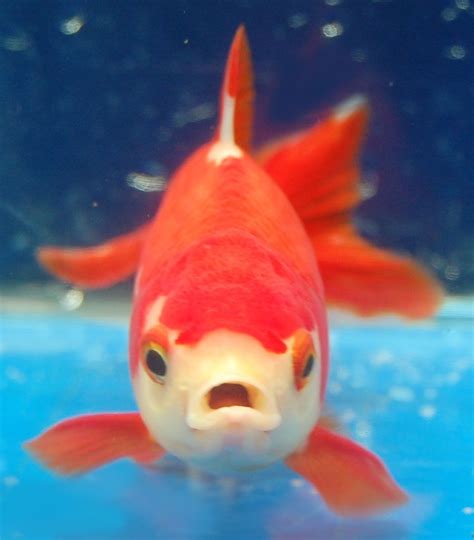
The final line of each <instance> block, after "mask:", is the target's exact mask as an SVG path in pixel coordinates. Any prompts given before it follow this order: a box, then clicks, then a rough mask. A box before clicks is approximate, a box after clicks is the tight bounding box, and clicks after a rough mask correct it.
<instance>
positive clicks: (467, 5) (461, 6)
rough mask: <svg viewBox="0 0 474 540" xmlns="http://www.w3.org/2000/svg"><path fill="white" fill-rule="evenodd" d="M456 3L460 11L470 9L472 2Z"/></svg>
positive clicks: (458, 0) (464, 0) (456, 1)
mask: <svg viewBox="0 0 474 540" xmlns="http://www.w3.org/2000/svg"><path fill="white" fill-rule="evenodd" d="M454 3H455V4H456V7H457V8H458V9H463V10H466V9H469V8H470V6H471V2H470V0H455V2H454Z"/></svg>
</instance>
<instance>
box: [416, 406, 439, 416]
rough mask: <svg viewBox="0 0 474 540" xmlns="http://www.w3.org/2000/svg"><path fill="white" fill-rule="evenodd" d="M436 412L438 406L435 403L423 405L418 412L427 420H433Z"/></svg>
mask: <svg viewBox="0 0 474 540" xmlns="http://www.w3.org/2000/svg"><path fill="white" fill-rule="evenodd" d="M436 412H437V411H436V407H434V406H433V405H422V406H421V407H420V408H419V409H418V414H419V415H420V416H421V417H422V418H425V419H426V420H431V419H432V418H433V417H434V416H436Z"/></svg>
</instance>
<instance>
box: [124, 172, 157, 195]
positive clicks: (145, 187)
mask: <svg viewBox="0 0 474 540" xmlns="http://www.w3.org/2000/svg"><path fill="white" fill-rule="evenodd" d="M126 181H127V184H128V185H129V186H130V187H132V188H134V189H138V191H144V192H145V193H151V192H153V191H163V190H164V189H165V188H166V178H165V177H164V176H162V175H149V174H143V173H137V172H133V173H130V174H128V175H127V178H126Z"/></svg>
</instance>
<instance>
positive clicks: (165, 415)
mask: <svg viewBox="0 0 474 540" xmlns="http://www.w3.org/2000/svg"><path fill="white" fill-rule="evenodd" d="M253 103H254V83H253V69H252V60H251V53H250V49H249V44H248V40H247V36H246V32H245V29H244V27H243V26H241V27H239V29H238V30H237V32H236V34H235V37H234V39H233V42H232V45H231V47H230V52H229V55H228V59H227V64H226V68H225V73H224V77H223V83H222V89H221V95H220V106H219V113H218V124H217V129H216V132H215V134H214V136H213V138H212V139H211V141H210V142H208V143H207V144H204V145H203V146H201V147H200V148H199V149H197V150H196V151H195V152H194V153H193V154H192V155H191V156H190V157H188V158H187V159H186V160H185V161H184V163H183V164H182V165H181V166H180V167H179V168H178V170H177V171H176V172H175V174H174V175H173V177H172V178H171V180H170V182H169V184H168V186H167V189H166V193H165V195H164V198H163V200H162V202H161V204H160V205H159V208H158V210H157V213H156V215H155V217H154V218H153V219H152V220H151V221H150V222H149V223H147V224H145V225H143V226H141V227H139V228H138V229H137V230H135V231H133V232H131V233H128V234H125V235H121V236H119V237H116V238H114V239H112V240H110V241H107V242H105V243H103V244H101V245H99V246H94V247H88V248H59V247H51V246H49V247H48V246H46V247H42V248H40V250H39V252H38V259H39V261H40V263H41V264H42V265H43V266H44V268H45V269H47V270H48V271H49V272H51V273H52V274H54V275H55V276H57V277H59V278H60V279H62V280H64V281H66V282H69V283H72V284H74V285H75V286H80V287H85V288H87V287H89V288H99V287H107V286H111V285H113V284H115V283H117V282H119V281H122V280H124V279H127V278H129V277H130V276H132V275H133V274H136V276H135V284H134V292H133V308H132V315H131V321H130V336H129V357H130V374H131V381H132V386H133V391H134V394H135V398H136V402H137V405H138V411H135V412H116V413H114V412H111V413H100V414H87V415H83V416H78V417H73V418H70V419H66V420H64V421H61V422H59V423H58V424H56V425H54V426H53V427H51V428H49V429H48V430H46V431H45V432H43V433H42V434H40V435H39V436H38V437H36V438H34V439H32V440H31V441H29V442H27V443H26V445H25V446H26V448H27V450H28V451H29V452H31V453H32V454H33V455H34V456H35V457H36V458H37V459H38V460H39V461H40V462H42V463H43V464H44V465H45V466H47V467H49V468H50V469H52V470H53V471H56V472H57V473H60V474H64V475H74V474H80V473H85V472H87V471H90V470H92V469H94V468H97V467H100V466H103V465H105V464H107V463H110V462H112V461H114V460H117V459H120V458H130V459H132V460H134V461H135V462H137V463H138V464H141V465H152V464H155V463H156V462H157V461H158V460H160V459H161V458H162V457H163V455H165V454H166V453H169V454H172V455H174V456H176V457H178V458H180V459H181V460H183V461H184V462H186V463H188V464H189V465H191V466H193V467H197V468H198V469H202V470H205V471H209V472H211V473H215V474H222V473H228V472H238V471H252V470H256V469H259V468H263V467H268V466H270V465H272V464H274V463H276V462H278V461H281V460H283V461H284V462H285V463H286V465H287V466H288V467H289V468H290V469H292V470H293V471H295V472H296V473H299V474H300V475H301V476H303V477H304V478H305V479H306V480H307V481H308V482H310V483H311V484H312V485H313V486H314V487H315V488H316V490H317V491H318V492H319V494H320V496H321V498H322V499H323V501H324V502H325V504H326V505H327V506H328V507H329V508H330V509H331V510H332V511H334V512H336V513H338V514H341V515H369V514H372V513H374V512H378V511H384V510H387V509H390V508H392V507H396V506H397V505H400V504H402V503H404V502H405V501H406V500H407V494H406V493H405V491H404V490H403V489H402V488H401V487H400V486H399V485H398V484H397V483H396V481H395V480H394V479H393V478H392V476H391V475H390V473H389V471H388V470H387V468H386V466H385V465H384V463H383V462H382V460H381V459H380V458H379V457H378V456H376V455H375V454H374V453H372V452H371V451H370V450H368V449H366V448H364V447H362V446H361V445H359V444H357V443H356V442H354V441H351V440H350V439H349V438H348V437H346V436H345V435H343V434H341V433H340V432H339V431H338V430H337V429H334V426H333V425H332V424H331V422H329V421H328V420H327V418H326V416H325V414H324V411H323V405H324V401H325V391H326V385H327V380H328V374H329V339H328V323H327V305H329V304H331V305H336V306H339V307H343V308H347V309H350V310H352V311H354V312H356V313H358V314H359V315H364V316H369V315H376V314H380V313H388V312H390V313H396V314H399V315H401V316H404V317H407V318H411V319H416V318H422V317H428V316H430V315H431V314H432V313H433V312H434V311H435V310H436V308H437V306H438V304H439V302H440V300H441V298H442V291H441V288H440V286H439V285H438V284H437V282H436V280H435V279H434V278H432V277H431V276H430V275H429V274H428V273H427V272H426V271H425V270H424V269H422V268H421V267H420V266H419V265H418V264H417V263H416V262H415V261H413V260H411V259H410V258H407V257H403V256H400V255H396V254H394V253H391V252H389V251H387V250H384V249H381V248H378V247H375V246H373V245H371V244H370V243H369V242H368V241H366V240H364V239H363V238H362V237H361V236H359V234H358V232H357V230H356V228H355V225H354V224H353V222H352V218H351V214H352V211H353V209H354V208H355V207H356V206H357V204H358V203H359V202H360V201H361V192H360V189H359V178H360V167H359V161H358V156H359V153H360V149H361V145H362V141H363V138H364V135H365V132H366V127H367V123H368V118H369V109H368V104H367V101H366V100H365V99H364V98H363V97H360V96H355V97H352V98H350V99H348V100H346V101H345V102H343V103H342V104H340V105H338V106H336V107H335V108H334V109H333V110H331V112H330V113H329V114H328V115H327V116H326V117H325V118H323V119H322V120H320V121H319V122H317V123H316V124H315V125H314V126H312V127H310V128H308V129H306V130H303V131H301V132H298V133H296V134H292V135H290V136H288V137H284V138H282V139H279V140H275V141H271V142H270V143H268V144H266V145H264V146H263V147H261V148H260V149H258V150H257V151H252V143H251V139H252V123H253V108H254V105H253ZM104 391H106V390H104Z"/></svg>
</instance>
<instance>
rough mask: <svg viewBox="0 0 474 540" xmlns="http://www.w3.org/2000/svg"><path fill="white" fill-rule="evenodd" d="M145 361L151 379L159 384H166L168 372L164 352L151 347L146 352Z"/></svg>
mask: <svg viewBox="0 0 474 540" xmlns="http://www.w3.org/2000/svg"><path fill="white" fill-rule="evenodd" d="M144 360H145V367H146V370H147V373H148V375H149V376H150V378H151V379H152V380H154V381H155V382H157V383H160V384H164V382H165V377H166V372H167V371H168V366H167V364H166V360H165V355H164V351H162V350H160V348H159V347H157V346H150V347H149V348H148V349H147V350H146V352H145V357H144Z"/></svg>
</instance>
